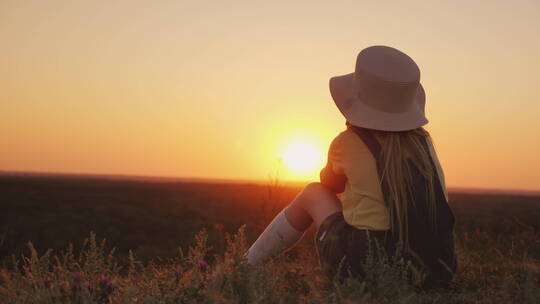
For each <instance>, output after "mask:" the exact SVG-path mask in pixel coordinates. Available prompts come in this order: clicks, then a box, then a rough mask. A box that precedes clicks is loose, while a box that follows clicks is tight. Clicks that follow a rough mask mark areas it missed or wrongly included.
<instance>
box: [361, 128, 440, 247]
mask: <svg viewBox="0 0 540 304" xmlns="http://www.w3.org/2000/svg"><path fill="white" fill-rule="evenodd" d="M370 131H371V132H372V134H373V135H374V136H375V137H377V139H379V142H380V143H381V155H380V165H381V166H382V172H380V182H381V187H382V189H385V190H386V191H385V194H386V195H385V200H386V204H387V207H388V209H389V211H390V219H391V229H392V232H393V233H397V236H398V237H399V245H400V247H402V248H409V242H408V241H409V240H408V227H409V223H408V220H407V219H408V211H409V210H408V206H409V203H410V205H412V206H414V203H415V202H414V197H415V196H414V192H413V191H414V190H415V189H413V174H412V171H411V170H413V166H414V167H416V169H417V170H418V172H419V173H420V175H421V176H422V177H423V178H425V181H427V184H426V190H427V206H428V209H429V212H430V217H431V224H432V227H433V229H435V220H436V218H435V214H436V199H435V184H434V183H435V177H436V176H434V172H435V171H434V168H433V163H432V161H431V157H430V154H429V153H430V152H429V147H425V146H424V144H423V142H424V140H426V141H427V144H428V145H430V144H431V143H430V142H431V138H430V135H429V133H428V132H427V131H426V130H425V129H424V128H417V129H414V130H410V131H401V132H385V131H376V130H370ZM426 148H427V149H426Z"/></svg>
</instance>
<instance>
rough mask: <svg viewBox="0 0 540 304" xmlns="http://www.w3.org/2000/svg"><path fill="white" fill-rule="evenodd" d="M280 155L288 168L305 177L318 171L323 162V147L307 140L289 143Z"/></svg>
mask: <svg viewBox="0 0 540 304" xmlns="http://www.w3.org/2000/svg"><path fill="white" fill-rule="evenodd" d="M279 156H280V157H281V159H282V160H283V163H284V165H285V168H286V169H287V170H289V171H291V173H294V174H296V175H299V176H303V177H306V176H309V175H312V174H315V173H317V172H318V170H320V169H321V166H322V164H323V152H322V150H321V148H320V147H319V146H317V145H316V144H315V143H313V142H310V141H307V140H296V141H292V142H289V143H287V144H286V145H285V146H284V148H283V150H282V151H281V153H280V155H279Z"/></svg>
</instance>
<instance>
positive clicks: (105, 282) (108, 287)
mask: <svg viewBox="0 0 540 304" xmlns="http://www.w3.org/2000/svg"><path fill="white" fill-rule="evenodd" d="M99 285H100V286H101V289H102V290H104V291H106V292H108V293H110V292H112V290H113V283H112V282H111V280H109V278H108V277H107V276H106V275H102V276H101V277H99Z"/></svg>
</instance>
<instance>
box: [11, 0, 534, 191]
mask: <svg viewBox="0 0 540 304" xmlns="http://www.w3.org/2000/svg"><path fill="white" fill-rule="evenodd" d="M291 2H292V1H247V0H246V1H217V0H216V1H67V0H66V1H54V0H53V1H16V0H15V1H11V0H2V1H0V71H1V72H0V142H1V145H2V146H1V149H0V170H18V171H47V172H77V173H99V174H136V175H165V176H182V177H210V178H240V179H259V180H261V179H262V180H264V179H267V177H268V175H269V174H270V173H271V172H273V170H274V169H275V166H276V165H275V164H276V157H277V156H278V155H279V150H280V149H282V148H283V145H284V144H285V143H286V142H287V141H288V140H290V138H303V139H305V138H308V140H309V141H311V142H312V143H314V144H315V145H317V146H320V147H321V148H320V149H322V150H324V153H326V151H325V150H326V149H327V147H328V144H329V143H330V141H331V139H332V138H333V136H335V135H336V134H337V133H338V132H339V131H340V130H342V129H343V128H344V120H343V118H342V117H341V116H340V113H339V111H338V110H337V109H336V108H335V106H334V105H333V102H332V100H331V97H330V94H329V92H328V79H329V78H330V77H331V76H334V75H340V74H345V73H348V72H352V70H353V68H354V61H355V57H356V54H357V53H358V51H359V50H361V49H362V48H364V47H367V46H370V45H374V44H384V45H390V46H394V47H396V48H398V49H401V50H403V51H404V52H406V53H407V54H409V55H410V56H411V57H413V58H414V59H415V61H416V62H417V63H418V65H419V66H420V68H421V71H422V82H423V85H424V87H425V88H426V93H427V109H426V111H427V115H428V118H429V119H430V121H431V122H430V123H429V125H428V126H427V127H428V130H430V131H431V133H432V135H433V137H434V139H435V143H436V147H437V150H438V152H439V157H440V159H441V163H442V165H443V167H444V169H445V172H446V178H447V182H448V185H449V186H453V187H483V188H512V189H536V190H539V189H540V173H539V172H540V135H539V133H540V120H539V119H538V118H539V117H540V90H538V86H539V83H540V57H539V54H540V34H539V32H540V4H539V2H538V1H535V0H532V1H485V2H484V1H446V3H445V4H442V3H437V5H435V4H433V2H428V1H421V2H419V1H395V2H391V4H390V2H389V3H381V2H377V3H378V4H377V5H375V4H374V3H375V1H371V2H372V3H371V4H370V3H367V2H364V1H320V2H319V1H294V3H291ZM470 2H474V3H470ZM282 174H283V178H284V179H288V178H290V179H294V178H300V177H302V178H304V179H305V178H307V179H309V180H313V179H315V177H316V171H313V172H311V173H309V174H304V175H302V176H294V174H292V173H290V174H289V173H287V172H285V171H284V172H282Z"/></svg>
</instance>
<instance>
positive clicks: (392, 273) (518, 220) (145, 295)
mask: <svg viewBox="0 0 540 304" xmlns="http://www.w3.org/2000/svg"><path fill="white" fill-rule="evenodd" d="M299 189H300V188H299V187H285V186H279V185H255V184H225V183H222V184H219V183H201V182H198V183H195V182H192V183H189V182H179V181H137V180H114V179H98V178H89V177H77V178H67V177H50V176H34V177H24V176H0V233H1V234H0V244H1V245H0V261H2V266H1V267H2V270H1V272H0V303H109V302H113V303H199V302H200V303H358V302H362V303H363V302H367V303H396V302H400V303H404V302H406V303H432V302H440V303H511V302H514V303H540V263H539V261H540V197H539V196H534V195H518V194H501V193H497V194H486V193H483V194H482V193H465V192H461V193H460V192H451V193H450V201H451V207H452V209H453V210H454V212H455V214H456V218H457V227H456V236H457V248H458V254H459V271H458V273H457V275H456V278H455V280H454V282H453V283H452V286H451V287H450V288H449V289H445V290H435V291H430V292H419V291H416V290H415V289H414V288H413V287H412V286H410V285H409V284H408V283H407V282H406V281H405V280H404V279H403V267H402V265H401V264H400V261H399V260H397V261H395V260H392V259H390V260H379V259H372V260H370V261H368V262H367V265H366V269H369V271H368V274H367V276H366V278H364V279H362V280H357V279H353V280H347V281H345V282H333V281H330V280H328V279H327V278H326V277H325V276H324V275H323V273H322V271H321V269H320V268H319V266H318V264H317V259H316V255H315V252H314V247H313V233H314V231H313V230H310V231H308V233H307V234H306V236H305V238H304V240H303V241H302V242H301V244H300V245H299V246H298V247H297V248H295V249H293V250H291V251H289V252H287V253H286V254H284V255H282V256H280V257H279V258H277V259H276V260H274V261H272V262H271V263H268V264H266V265H264V266H262V267H256V268H252V267H248V266H245V265H243V264H242V263H240V255H241V254H242V253H243V252H244V251H245V249H246V246H248V245H249V244H251V242H252V241H253V240H254V239H255V238H256V237H257V235H258V234H259V233H260V232H261V231H262V229H264V227H265V225H266V224H267V223H268V222H269V221H270V220H271V219H272V217H273V216H274V215H275V214H276V213H277V212H278V211H279V210H280V209H281V208H282V207H283V206H284V205H285V204H286V203H287V202H288V201H290V200H291V199H292V198H293V197H294V195H295V194H296V193H298V191H299ZM201 231H202V232H201ZM91 232H93V233H92V234H91ZM94 233H95V234H94ZM85 238H86V241H83V240H84V239H85ZM104 238H105V239H106V242H105V243H103V242H102V239H104ZM28 242H32V244H31V245H30V244H29V243H28ZM70 244H72V246H71V245H70ZM49 248H51V249H52V252H51V251H48V250H47V249H49ZM113 248H114V250H113ZM111 250H113V252H112V253H111Z"/></svg>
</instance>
